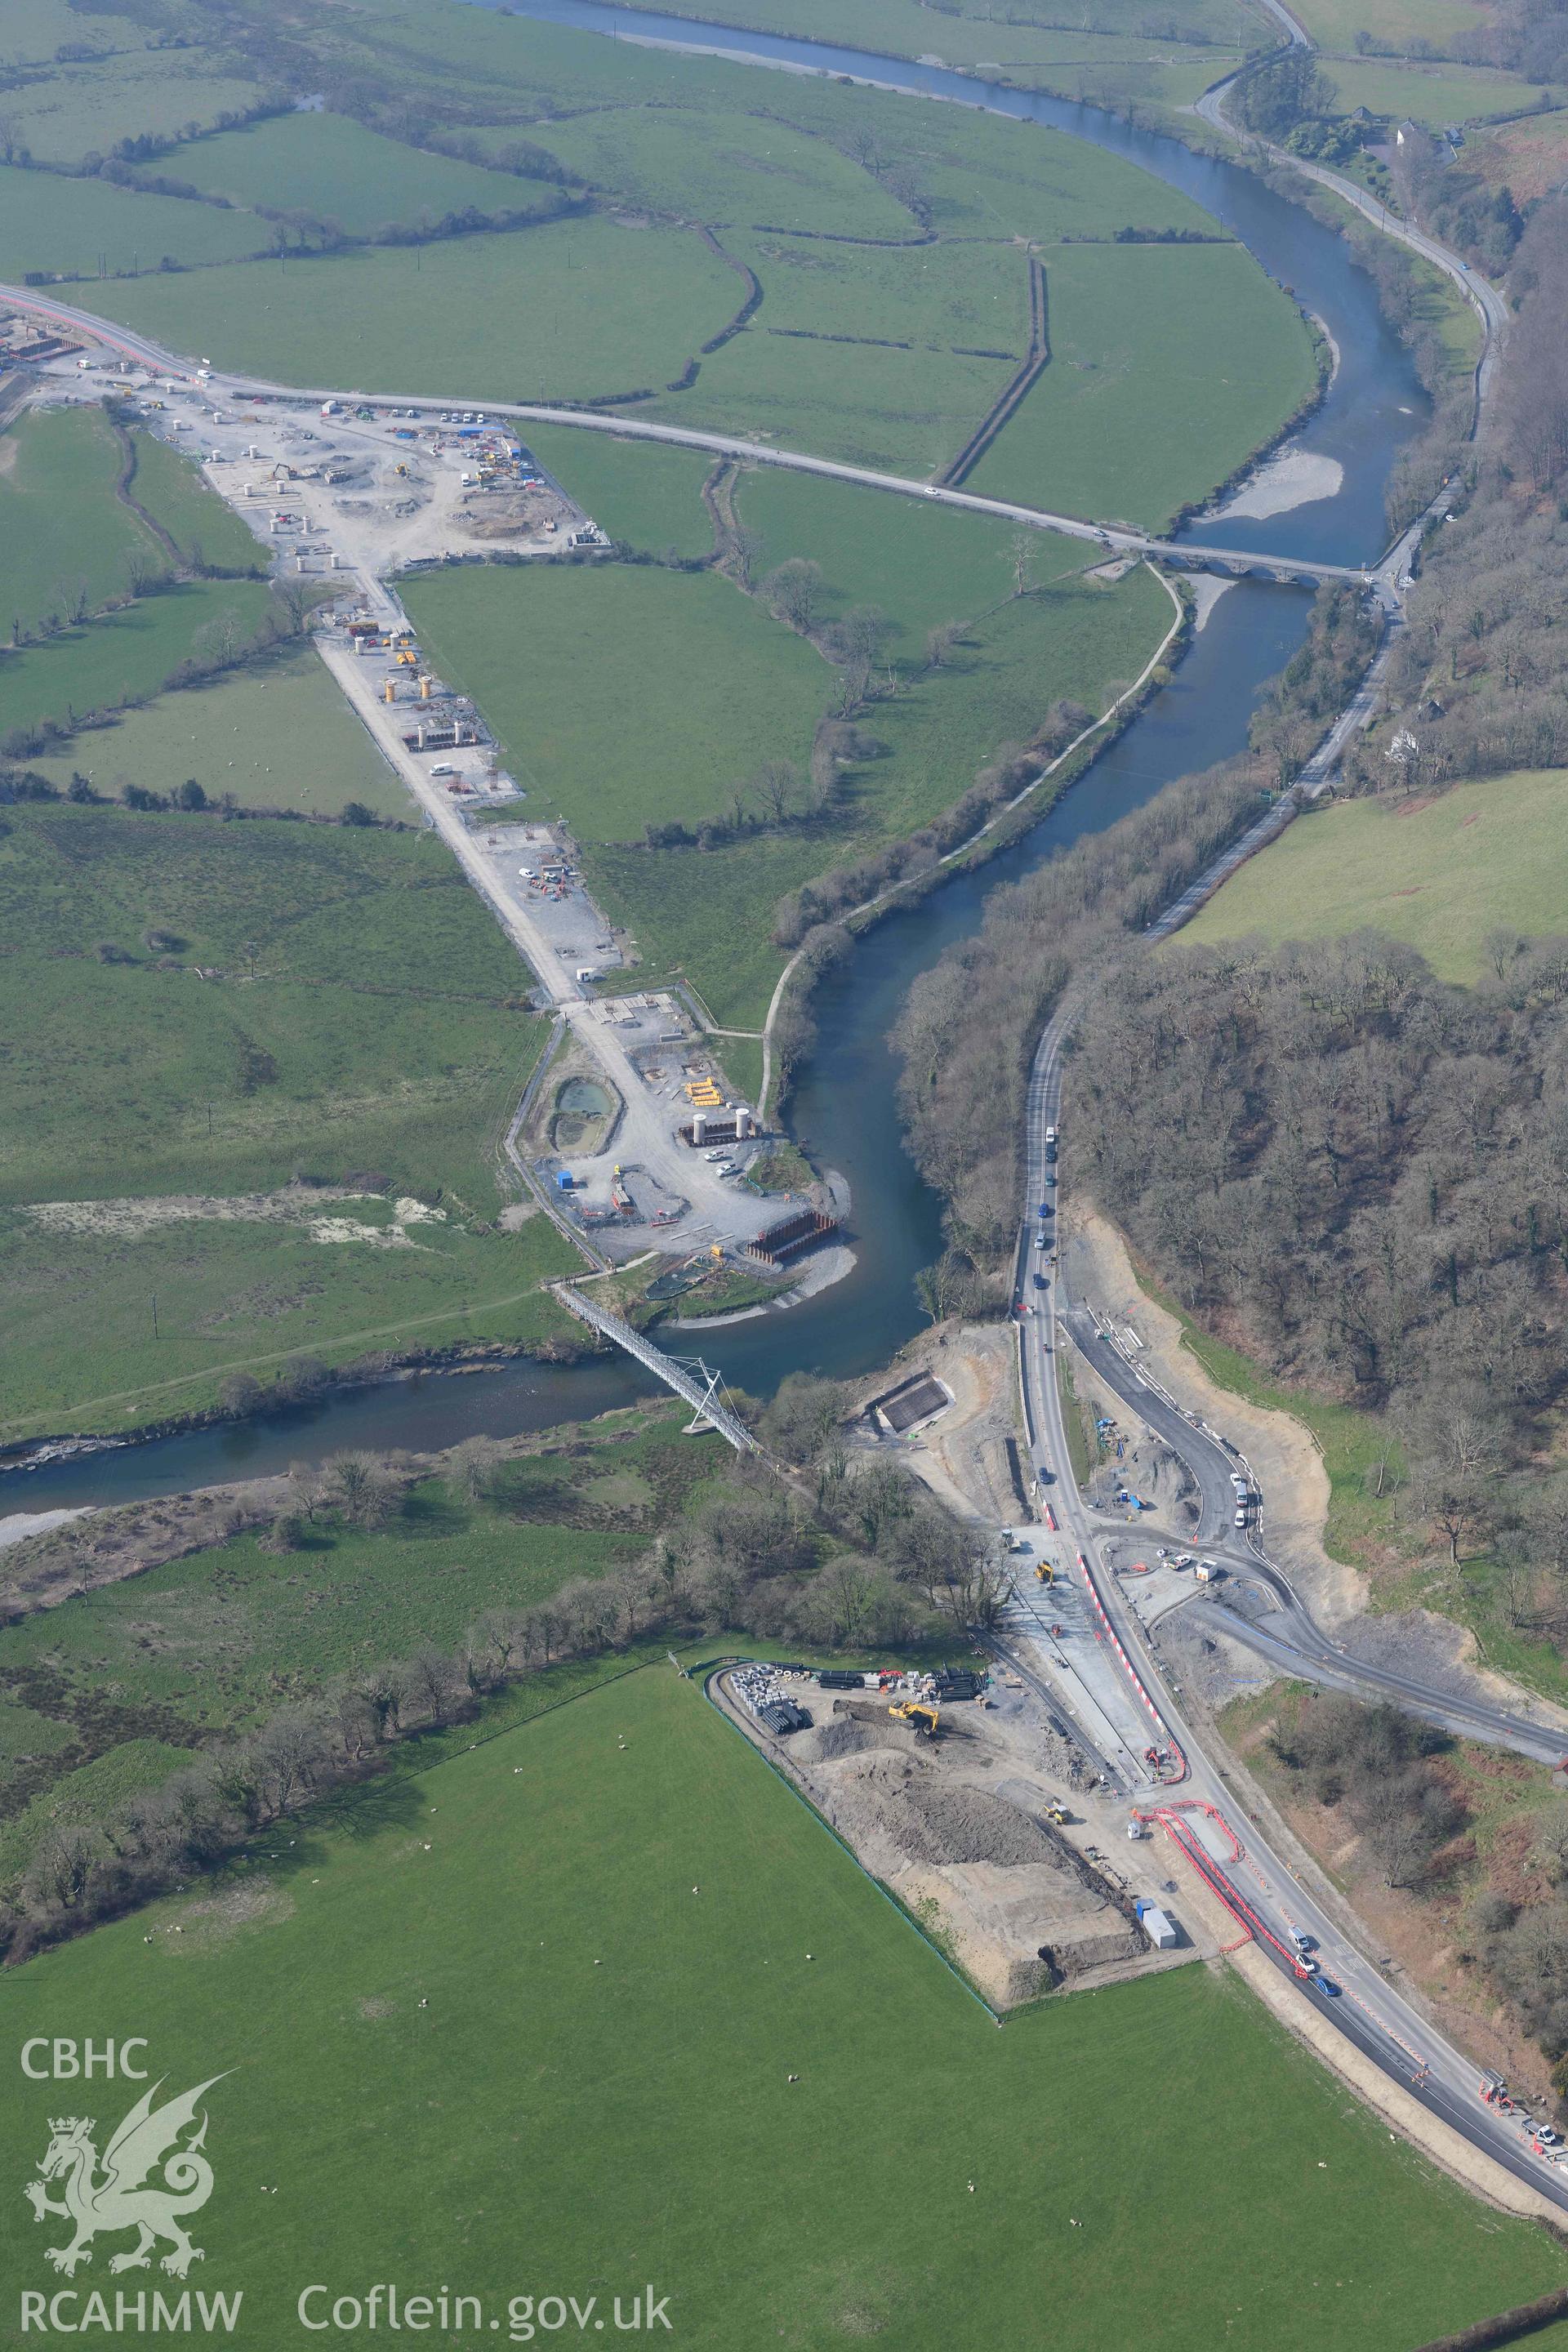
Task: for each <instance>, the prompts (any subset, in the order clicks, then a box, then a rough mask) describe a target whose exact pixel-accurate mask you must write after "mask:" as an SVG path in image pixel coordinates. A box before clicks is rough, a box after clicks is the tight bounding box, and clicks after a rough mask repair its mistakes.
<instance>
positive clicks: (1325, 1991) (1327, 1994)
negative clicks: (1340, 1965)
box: [1312, 1976, 1340, 2000]
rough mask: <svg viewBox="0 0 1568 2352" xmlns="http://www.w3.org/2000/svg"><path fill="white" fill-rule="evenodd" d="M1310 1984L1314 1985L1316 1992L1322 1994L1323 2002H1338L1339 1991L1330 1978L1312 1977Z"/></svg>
mask: <svg viewBox="0 0 1568 2352" xmlns="http://www.w3.org/2000/svg"><path fill="white" fill-rule="evenodd" d="M1312 1982H1313V1983H1314V1984H1315V1985H1316V1987H1317V1989H1318V1990H1319V1991H1320V1992H1321V1994H1322V1996H1323V1999H1324V2000H1338V1999H1339V1997H1340V1989H1339V1987H1338V1985H1337V1984H1336V1983H1335V1982H1334V1980H1333V1979H1332V1977H1322V1976H1318V1977H1314V1978H1313V1979H1312Z"/></svg>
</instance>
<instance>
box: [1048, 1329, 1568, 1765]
mask: <svg viewBox="0 0 1568 2352" xmlns="http://www.w3.org/2000/svg"><path fill="white" fill-rule="evenodd" d="M1058 1318H1059V1321H1060V1325H1061V1328H1063V1329H1065V1330H1066V1332H1067V1333H1068V1337H1069V1338H1070V1339H1071V1340H1072V1343H1073V1345H1074V1347H1075V1348H1076V1349H1078V1351H1079V1354H1080V1355H1082V1356H1083V1357H1084V1358H1085V1360H1087V1361H1088V1362H1089V1363H1090V1364H1091V1365H1092V1366H1093V1368H1094V1370H1095V1371H1096V1373H1097V1374H1098V1375H1099V1377H1100V1380H1101V1381H1104V1383H1105V1385H1106V1386H1107V1387H1108V1388H1109V1389H1110V1390H1111V1391H1113V1393H1114V1394H1115V1395H1117V1396H1119V1397H1120V1398H1121V1401H1122V1402H1123V1403H1124V1404H1125V1405H1126V1406H1127V1408H1128V1410H1129V1412H1131V1413H1133V1414H1135V1415H1136V1417H1137V1418H1138V1419H1139V1420H1140V1421H1141V1422H1142V1423H1144V1424H1145V1425H1146V1426H1147V1427H1148V1428H1149V1429H1151V1430H1152V1431H1153V1433H1154V1434H1155V1435H1156V1436H1157V1437H1158V1438H1160V1439H1161V1440H1162V1441H1163V1444H1166V1445H1168V1446H1169V1447H1170V1449H1171V1451H1172V1453H1173V1454H1177V1455H1179V1456H1180V1458H1181V1460H1182V1461H1183V1462H1184V1464H1185V1465H1186V1466H1187V1469H1188V1471H1189V1472H1190V1473H1191V1475H1192V1478H1193V1482H1194V1486H1195V1487H1196V1489H1197V1491H1198V1496H1199V1508H1200V1512H1201V1517H1200V1520H1199V1524H1198V1528H1197V1531H1196V1533H1195V1534H1194V1535H1193V1536H1192V1537H1191V1538H1189V1539H1188V1540H1189V1541H1190V1544H1191V1545H1192V1547H1193V1548H1194V1549H1198V1550H1202V1551H1205V1552H1209V1553H1212V1554H1213V1555H1214V1556H1215V1558H1217V1559H1219V1560H1220V1561H1221V1562H1222V1563H1223V1564H1224V1565H1225V1566H1226V1569H1227V1570H1228V1571H1229V1572H1230V1575H1231V1576H1232V1578H1233V1579H1234V1580H1238V1581H1243V1582H1247V1583H1250V1584H1251V1585H1252V1586H1254V1587H1255V1589H1256V1590H1257V1591H1258V1592H1259V1593H1260V1594H1261V1595H1262V1596H1263V1597H1264V1599H1265V1600H1266V1601H1267V1603H1268V1618H1267V1620H1266V1621H1265V1622H1263V1623H1261V1624H1260V1623H1259V1622H1258V1621H1257V1619H1256V1618H1253V1617H1247V1616H1244V1615H1242V1614H1241V1613H1240V1612H1238V1611H1237V1610H1236V1609H1232V1608H1228V1607H1226V1606H1225V1604H1224V1603H1223V1602H1218V1603H1216V1602H1215V1601H1208V1602H1207V1603H1206V1604H1205V1601H1203V1600H1201V1599H1199V1600H1195V1601H1194V1602H1193V1603H1191V1604H1189V1605H1192V1606H1195V1607H1197V1608H1199V1609H1205V1610H1206V1611H1212V1613H1213V1614H1214V1616H1215V1619H1216V1620H1217V1621H1218V1622H1219V1623H1220V1627H1221V1630H1223V1631H1224V1632H1225V1633H1230V1634H1234V1635H1235V1637H1236V1638H1237V1640H1238V1641H1244V1642H1246V1643H1247V1644H1248V1646H1249V1647H1251V1648H1253V1649H1256V1650H1258V1652H1259V1653H1260V1654H1264V1655H1267V1656H1268V1657H1269V1658H1271V1659H1272V1660H1273V1661H1274V1662H1275V1663H1276V1664H1281V1665H1284V1666H1285V1667H1287V1668H1288V1669H1289V1672H1291V1673H1292V1674H1297V1675H1301V1676H1302V1677H1303V1678H1304V1679H1305V1680H1308V1681H1312V1682H1322V1683H1326V1684H1328V1685H1331V1687H1332V1688H1334V1689H1336V1690H1353V1691H1355V1692H1357V1693H1358V1694H1359V1695H1361V1696H1363V1697H1366V1698H1371V1699H1380V1698H1381V1699H1387V1700H1390V1701H1391V1702H1392V1703H1393V1704H1394V1706H1401V1707H1404V1708H1405V1710H1406V1711H1407V1712H1408V1713H1410V1714H1412V1715H1418V1716H1420V1717H1423V1718H1424V1719H1425V1720H1426V1721H1427V1722H1430V1723H1436V1724H1438V1725H1440V1726H1441V1727H1442V1728H1443V1729H1444V1730H1446V1731H1451V1732H1453V1733H1454V1734H1456V1736H1458V1737H1459V1738H1466V1739H1478V1740H1481V1741H1484V1742H1485V1743H1486V1744H1488V1745H1489V1746H1492V1747H1498V1748H1511V1749H1512V1750H1513V1751H1514V1753H1515V1754H1516V1755H1520V1756H1526V1757H1529V1758H1530V1759H1531V1761H1532V1762H1534V1763H1538V1764H1548V1765H1552V1766H1556V1765H1559V1764H1561V1763H1562V1762H1563V1758H1564V1756H1565V1754H1568V1730H1564V1729H1563V1728H1562V1727H1559V1726H1557V1725H1556V1724H1554V1723H1553V1721H1552V1716H1551V1711H1550V1710H1549V1709H1547V1708H1545V1707H1542V1710H1541V1712H1540V1714H1539V1716H1537V1717H1531V1716H1528V1715H1525V1714H1522V1713H1521V1712H1519V1711H1518V1710H1511V1711H1510V1710H1509V1709H1506V1708H1502V1707H1492V1706H1485V1705H1482V1704H1480V1703H1479V1702H1477V1701H1474V1700H1471V1699H1468V1698H1465V1697H1461V1696H1455V1695H1454V1694H1453V1693H1451V1692H1447V1691H1445V1690H1442V1689H1440V1688H1438V1687H1437V1686H1436V1685H1432V1684H1428V1683H1423V1682H1421V1681H1420V1680H1418V1679H1417V1678H1416V1677H1415V1676H1413V1675H1401V1674H1396V1673H1394V1671H1393V1670H1392V1669H1391V1668H1388V1667H1384V1666H1378V1665H1373V1664H1370V1663H1368V1662H1367V1661H1365V1660H1363V1659H1360V1658H1357V1657H1355V1656H1354V1655H1353V1654H1352V1653H1350V1652H1349V1651H1346V1650H1344V1649H1342V1647H1341V1646H1340V1644H1339V1643H1337V1642H1335V1641H1333V1640H1332V1639H1331V1637H1330V1635H1329V1634H1327V1633H1324V1632H1323V1630H1322V1628H1321V1626H1320V1625H1319V1624H1318V1622H1317V1621H1316V1620H1315V1619H1314V1617H1313V1616H1312V1614H1311V1612H1310V1610H1309V1609H1308V1607H1307V1604H1306V1602H1305V1601H1303V1600H1302V1599H1301V1597H1300V1594H1299V1593H1298V1592H1297V1591H1296V1589H1295V1587H1294V1585H1292V1583H1291V1582H1290V1580H1289V1577H1288V1576H1287V1575H1286V1574H1285V1572H1284V1570H1282V1569H1280V1568H1279V1567H1277V1566H1276V1565H1275V1563H1274V1562H1273V1561H1272V1560H1270V1559H1269V1558H1268V1554H1267V1552H1266V1551H1265V1549H1263V1543H1262V1539H1261V1536H1260V1534H1259V1532H1258V1529H1257V1528H1256V1525H1255V1527H1254V1528H1253V1529H1252V1530H1249V1531H1248V1533H1247V1537H1246V1538H1245V1539H1243V1538H1241V1535H1240V1531H1239V1530H1237V1528H1236V1526H1235V1524H1234V1522H1235V1517H1236V1503H1235V1491H1234V1488H1233V1486H1232V1484H1231V1481H1232V1479H1233V1478H1234V1477H1235V1476H1237V1475H1245V1476H1247V1477H1250V1475H1251V1473H1250V1470H1249V1469H1247V1466H1246V1465H1245V1462H1244V1459H1243V1456H1242V1455H1241V1454H1239V1453H1237V1451H1236V1449H1235V1448H1234V1447H1232V1446H1230V1445H1229V1444H1227V1443H1226V1441H1225V1439H1223V1438H1222V1437H1220V1436H1218V1435H1217V1434H1216V1433H1215V1432H1214V1431H1213V1430H1212V1429H1210V1428H1208V1427H1207V1426H1206V1425H1205V1423H1203V1422H1200V1421H1197V1420H1194V1417H1193V1416H1192V1415H1191V1414H1189V1413H1185V1412H1183V1411H1182V1409H1181V1408H1180V1406H1179V1405H1176V1404H1174V1403H1173V1402H1172V1401H1171V1399H1170V1398H1169V1397H1168V1396H1167V1395H1166V1394H1165V1393H1164V1391H1163V1390H1160V1389H1157V1388H1154V1387H1152V1386H1151V1385H1150V1383H1149V1381H1147V1380H1146V1379H1145V1378H1144V1376H1143V1375H1142V1372H1141V1371H1140V1370H1138V1368H1137V1366H1136V1365H1135V1364H1133V1363H1131V1362H1130V1361H1129V1360H1128V1358H1127V1357H1126V1355H1125V1354H1124V1353H1123V1352H1122V1350H1121V1348H1120V1347H1119V1346H1118V1345H1117V1344H1116V1341H1115V1339H1114V1337H1113V1336H1112V1335H1111V1334H1110V1332H1109V1331H1108V1330H1107V1328H1105V1327H1104V1325H1103V1324H1102V1323H1101V1322H1100V1321H1099V1320H1098V1319H1097V1318H1095V1317H1094V1316H1093V1315H1092V1314H1091V1313H1090V1312H1089V1308H1088V1307H1085V1306H1083V1305H1082V1304H1080V1303H1079V1302H1076V1301H1070V1300H1068V1301H1058ZM1253 1491H1254V1493H1256V1491H1257V1490H1256V1488H1254V1490H1253ZM1262 1507H1263V1510H1264V1512H1267V1508H1268V1496H1267V1495H1264V1496H1263V1497H1262ZM1197 1591H1198V1592H1199V1593H1200V1594H1201V1593H1202V1591H1203V1588H1202V1587H1199V1588H1197Z"/></svg>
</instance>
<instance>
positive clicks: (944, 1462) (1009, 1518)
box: [855, 1321, 1029, 1526]
mask: <svg viewBox="0 0 1568 2352" xmlns="http://www.w3.org/2000/svg"><path fill="white" fill-rule="evenodd" d="M921 1372H925V1373H929V1374H930V1375H931V1378H932V1379H933V1380H936V1381H940V1382H941V1383H942V1387H943V1388H945V1389H946V1391H947V1392H948V1394H949V1396H950V1397H951V1398H952V1403H951V1404H950V1405H948V1406H947V1407H946V1408H945V1410H944V1411H942V1412H941V1413H940V1414H938V1415H937V1417H936V1418H935V1419H934V1420H932V1421H931V1422H929V1423H926V1425H925V1426H924V1427H923V1428H921V1430H919V1431H918V1432H917V1433H915V1434H914V1435H913V1436H912V1437H908V1438H904V1439H902V1440H901V1441H900V1453H901V1454H902V1456H903V1458H904V1462H905V1466H906V1467H907V1468H908V1469H909V1470H910V1471H911V1472H912V1473H913V1474H914V1475H915V1476H916V1477H917V1478H920V1479H921V1480H922V1481H923V1483H924V1484H925V1485H926V1486H929V1487H931V1490H932V1492H933V1493H934V1494H936V1495H938V1496H941V1498H942V1501H943V1502H945V1503H946V1504H947V1505H948V1506H949V1507H950V1508H952V1509H953V1510H955V1511H956V1512H957V1513H958V1515H959V1517H961V1518H973V1517H980V1518H984V1519H986V1520H989V1521H990V1522H992V1523H993V1524H1000V1525H1002V1526H1008V1525H1011V1524H1012V1523H1013V1522H1015V1521H1016V1520H1019V1519H1022V1518H1024V1517H1026V1516H1027V1513H1028V1509H1029V1505H1028V1503H1027V1501H1026V1498H1025V1497H1024V1496H1022V1495H1021V1494H1020V1493H1019V1491H1018V1487H1017V1484H1016V1475H1015V1467H1014V1465H1015V1461H1016V1462H1017V1464H1018V1465H1019V1467H1020V1470H1021V1473H1022V1475H1024V1476H1027V1475H1028V1469H1027V1460H1026V1455H1025V1454H1022V1453H1020V1452H1019V1450H1018V1444H1019V1441H1018V1372H1017V1346H1016V1341H1015V1339H1014V1338H1013V1334H1012V1330H1011V1328H1009V1326H1007V1325H1006V1324H1001V1323H960V1322H956V1321H950V1322H946V1323H942V1324H939V1325H938V1326H937V1327H936V1328H934V1329H932V1330H930V1331H922V1332H921V1335H920V1337H919V1338H918V1339H912V1340H910V1342H909V1344H908V1345H907V1346H906V1347H903V1348H901V1349H900V1350H899V1353H898V1354H897V1356H895V1357H894V1359H893V1361H892V1363H891V1364H890V1365H887V1366H884V1367H882V1368H881V1369H880V1370H879V1371H878V1372H876V1373H875V1374H874V1375H872V1376H871V1377H870V1378H868V1380H866V1381H863V1382H861V1384H860V1388H859V1391H858V1394H857V1398H856V1404H855V1413H856V1415H857V1416H858V1415H859V1414H861V1413H864V1412H866V1410H867V1408H868V1404H869V1402H870V1400H871V1399H872V1398H873V1397H876V1396H879V1395H881V1394H883V1393H884V1392H885V1391H888V1390H889V1389H890V1388H892V1387H894V1386H895V1385H897V1384H898V1383H900V1381H909V1380H914V1379H916V1378H918V1376H919V1375H920V1374H921Z"/></svg>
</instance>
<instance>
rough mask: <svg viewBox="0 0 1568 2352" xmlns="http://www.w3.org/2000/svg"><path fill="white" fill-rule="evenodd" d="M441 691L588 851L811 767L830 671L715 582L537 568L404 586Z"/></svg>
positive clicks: (534, 803) (444, 575) (706, 576)
mask: <svg viewBox="0 0 1568 2352" xmlns="http://www.w3.org/2000/svg"><path fill="white" fill-rule="evenodd" d="M405 603H406V604H407V609H408V614H409V617H410V619H411V620H412V621H413V622H414V625H415V626H416V628H417V630H418V631H419V635H420V638H421V641H422V643H424V644H425V645H426V646H428V648H429V650H430V652H431V654H432V655H433V656H434V657H435V659H436V661H437V665H438V666H439V667H440V671H441V675H442V676H443V677H446V678H447V679H449V680H450V681H451V683H452V684H453V685H454V686H457V687H458V688H459V689H460V690H461V691H462V692H463V693H465V694H471V695H473V696H474V697H475V698H476V699H477V700H479V702H480V703H481V704H482V706H483V708H484V710H485V713H486V716H487V717H488V718H489V720H490V723H491V724H492V726H493V727H494V728H495V730H496V731H497V734H498V736H499V737H500V740H501V741H502V743H503V744H504V745H505V748H506V753H507V762H508V765H509V767H510V770H511V772H512V773H513V774H514V775H515V776H516V777H517V780H518V782H520V783H521V784H523V785H525V786H526V787H527V789H528V791H529V792H530V793H531V794H532V795H534V798H533V799H532V800H531V802H530V808H531V811H536V810H537V809H538V807H539V806H541V805H542V806H544V807H546V808H548V809H549V810H550V811H551V813H552V814H556V813H559V814H563V815H564V816H565V817H566V818H567V820H568V822H569V823H570V824H571V826H572V829H573V831H574V834H575V835H576V836H577V838H578V839H579V840H580V841H582V842H584V843H588V842H604V841H629V840H637V839H639V838H640V837H641V835H642V830H643V827H644V825H645V824H649V823H653V824H662V823H666V822H668V821H670V820H672V819H681V820H683V821H685V822H687V823H689V824H692V825H695V824H697V823H699V822H700V820H701V819H702V818H704V817H708V816H712V815H715V814H720V813H721V811H722V809H723V806H724V803H725V800H726V798H727V796H728V793H729V791H730V789H731V786H733V785H736V784H742V783H743V782H745V779H746V777H747V776H748V775H749V774H750V773H751V772H752V771H753V770H754V769H755V768H756V766H757V764H758V762H759V761H762V760H764V759H786V760H793V761H795V762H796V764H797V765H798V766H802V767H804V765H805V761H806V758H807V756H808V755H809V753H810V751H811V739H812V732H813V730H814V728H815V727H816V720H817V719H818V717H819V715H820V714H821V712H822V710H823V709H824V708H825V707H826V701H827V697H828V692H829V689H830V688H831V685H832V683H833V671H832V670H831V668H830V667H829V666H828V665H827V663H826V662H825V661H824V660H823V659H822V657H821V656H820V655H819V654H817V653H816V652H815V651H814V650H813V649H812V647H811V646H808V645H806V644H805V641H804V640H803V639H802V638H799V637H796V636H795V635H792V634H791V632H790V631H789V630H787V629H784V628H782V627H781V626H780V625H779V624H778V623H777V622H776V621H774V620H773V619H772V618H771V617H770V616H769V614H767V613H765V612H764V611H763V608H762V606H761V605H760V604H756V603H753V602H752V601H750V600H749V599H748V598H746V597H744V596H742V594H740V593H739V592H738V591H737V590H736V589H734V588H733V587H731V584H730V583H729V582H728V581H726V580H722V579H720V578H719V577H718V576H717V575H716V574H713V573H702V574H690V573H680V572H666V571H663V570H660V569H656V568H654V567H652V566H646V567H645V566H638V567H636V568H633V567H631V566H628V565H625V564H594V565H593V566H591V567H590V566H582V567H579V568H575V569H571V570H568V569H564V568H562V569H555V568H550V567H542V566H537V565H535V566H531V567H529V568H526V569H519V570H516V571H508V572H500V573H497V572H489V571H478V570H474V571H458V572H440V573H436V574H433V575H430V576H428V577H425V578H420V579H417V580H412V581H409V582H408V583H406V586H405Z"/></svg>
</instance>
